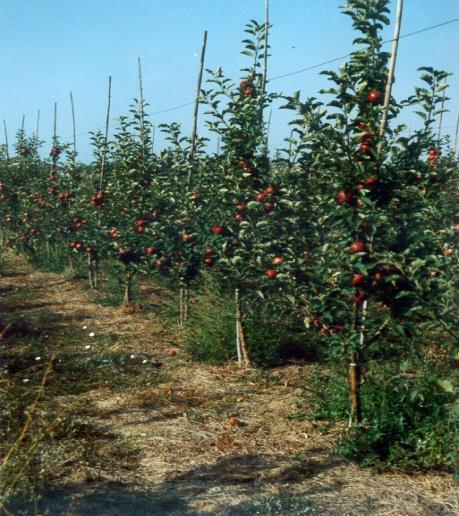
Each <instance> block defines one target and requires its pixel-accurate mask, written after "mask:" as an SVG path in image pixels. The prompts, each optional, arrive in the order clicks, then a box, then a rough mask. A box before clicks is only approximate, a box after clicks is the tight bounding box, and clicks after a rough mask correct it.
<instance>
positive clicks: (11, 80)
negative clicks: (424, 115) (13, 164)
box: [0, 0, 459, 161]
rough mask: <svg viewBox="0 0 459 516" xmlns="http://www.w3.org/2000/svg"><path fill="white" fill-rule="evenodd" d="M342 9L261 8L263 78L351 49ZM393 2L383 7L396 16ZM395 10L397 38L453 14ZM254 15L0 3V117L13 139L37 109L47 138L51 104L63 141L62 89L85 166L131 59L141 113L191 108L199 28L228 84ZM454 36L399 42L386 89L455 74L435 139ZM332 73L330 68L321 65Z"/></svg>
mask: <svg viewBox="0 0 459 516" xmlns="http://www.w3.org/2000/svg"><path fill="white" fill-rule="evenodd" d="M342 3H343V0H271V22H272V24H273V28H272V33H271V45H272V50H271V53H272V57H271V59H270V65H269V67H270V75H271V76H272V77H273V76H277V75H280V74H283V73H288V72H291V71H295V70H298V69H301V68H305V67H307V66H310V65H314V64H317V63H320V62H321V61H326V60H327V59H332V58H334V57H338V56H341V55H344V54H346V53H347V52H348V51H350V50H351V42H352V38H353V33H352V30H351V24H350V20H349V18H348V17H347V16H344V15H343V14H341V12H340V9H339V5H341V4H342ZM395 3H396V2H395V0H393V1H392V2H391V7H392V8H393V9H394V10H395ZM405 4H406V5H405V12H404V21H403V26H402V34H404V33H408V32H412V31H415V30H418V29H421V28H424V27H427V26H430V25H434V24H437V23H441V22H444V21H446V20H449V19H452V18H459V2H458V1H457V0H435V1H432V0H406V1H405ZM263 12H264V1H263V0H250V1H248V0H244V1H243V0H212V1H211V0H169V1H168V2H159V1H157V0H132V2H130V3H128V2H126V1H123V0H98V1H94V0H93V1H89V0H73V1H70V0H1V2H0V42H1V48H2V49H3V51H2V52H1V53H0V67H1V70H2V74H1V77H0V119H5V120H6V123H7V126H8V130H9V133H10V140H12V135H13V134H14V133H15V131H16V130H17V129H18V128H19V127H20V125H21V119H22V115H23V114H24V115H25V117H26V122H25V128H26V130H27V131H28V132H32V131H33V130H34V128H35V124H36V117H37V110H38V109H40V111H41V122H40V127H41V129H40V135H41V136H42V137H43V139H46V140H49V138H50V137H51V134H52V126H53V121H52V118H53V105H54V102H57V103H58V132H59V134H60V135H61V136H63V137H66V138H68V139H70V135H71V134H72V129H71V111H70V102H69V91H70V90H72V92H73V95H74V99H75V104H76V117H77V133H78V135H79V136H78V149H79V152H80V158H81V159H82V160H85V161H88V160H90V158H91V151H90V146H89V138H88V135H87V134H84V133H85V132H87V131H90V130H94V129H99V128H102V127H103V125H104V119H105V105H106V89H107V80H108V76H109V75H112V77H113V97H112V114H113V117H112V128H113V126H114V122H113V118H114V117H115V116H116V115H120V114H124V113H127V110H128V106H129V103H130V101H131V99H132V98H133V97H135V96H137V95H138V83H137V58H138V57H140V58H141V59H142V66H143V75H144V90H145V97H146V99H147V100H148V101H149V103H150V111H152V112H155V111H161V110H165V109H168V108H170V107H174V106H177V105H180V104H183V103H186V102H188V101H191V100H192V99H193V97H194V89H195V82H196V74H197V67H198V59H199V58H198V55H199V51H200V44H201V39H202V33H203V31H204V30H205V29H207V30H208V32H209V37H208V52H207V57H206V67H207V68H212V69H213V68H216V67H218V66H220V65H221V66H222V67H223V69H224V71H225V72H226V74H227V75H228V76H230V77H232V78H234V79H237V78H238V77H239V68H240V67H242V66H244V58H243V56H241V55H240V53H239V52H240V50H241V46H240V40H241V39H243V32H242V31H243V28H244V25H245V23H246V22H247V21H248V20H249V19H250V18H254V19H257V20H259V21H262V20H263ZM392 17H393V13H392ZM392 31H393V28H392V27H390V28H389V29H387V33H386V36H387V39H390V38H391V37H392ZM458 35H459V22H456V23H453V24H450V25H447V26H444V27H441V28H438V29H434V30H432V31H429V32H425V33H422V34H419V35H416V36H413V37H410V38H406V39H403V40H401V42H400V49H399V61H398V66H397V71H396V83H395V91H394V94H395V96H396V97H397V98H402V97H406V96H408V95H409V94H410V93H411V91H412V88H413V85H414V84H416V82H417V71H416V70H417V68H418V67H419V66H423V65H431V66H434V67H435V68H438V69H445V70H448V71H451V72H453V73H454V74H455V75H454V76H453V77H452V78H451V81H450V83H451V88H450V90H449V94H450V96H451V97H453V100H452V102H451V103H450V106H449V108H450V109H451V112H450V113H447V114H446V115H445V119H444V125H445V131H448V132H450V133H451V134H452V133H453V132H454V125H455V121H456V116H457V113H458V112H459V100H458V95H457V93H458V92H459V74H458V72H459V70H458V68H459V67H458V63H459V59H458V58H459V36H458ZM387 48H388V49H389V48H390V45H389V46H388V47H387ZM338 66H339V62H337V63H334V64H332V65H328V66H327V67H330V68H335V69H336V68H337V67H338ZM319 72H320V69H315V70H312V71H308V72H304V73H301V74H298V75H294V76H292V77H288V78H285V79H279V80H276V81H273V82H272V83H271V84H270V88H271V89H273V90H276V91H281V92H282V93H284V94H290V93H292V92H294V91H296V90H301V91H302V95H303V96H304V97H306V96H310V95H316V94H317V91H318V90H319V89H320V88H321V87H323V86H324V85H325V82H326V81H325V78H324V77H322V76H320V75H319ZM191 114H192V106H188V107H185V108H182V109H178V110H176V111H173V112H169V113H163V114H158V115H154V116H153V117H152V121H153V122H154V123H157V124H159V123H164V122H172V121H177V122H180V123H182V126H183V129H184V131H185V132H188V131H189V130H190V127H191ZM289 117H290V114H289V113H288V112H285V111H280V112H279V111H277V110H275V111H274V112H273V118H272V134H271V144H272V146H273V147H276V146H281V145H282V141H283V138H285V137H286V136H287V134H288V129H287V122H288V119H289ZM201 120H202V118H201ZM406 121H407V122H408V123H410V124H413V126H414V124H415V123H416V119H415V118H414V117H410V116H407V118H406ZM201 127H202V124H201ZM0 142H3V134H2V133H0ZM160 145H161V141H160V140H158V147H159V146H160ZM46 148H47V146H46Z"/></svg>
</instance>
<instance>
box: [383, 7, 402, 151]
mask: <svg viewBox="0 0 459 516" xmlns="http://www.w3.org/2000/svg"><path fill="white" fill-rule="evenodd" d="M402 14H403V0H398V3H397V13H396V16H395V29H394V41H393V43H392V52H391V57H390V65H389V74H388V77H387V83H386V92H385V95H384V106H383V113H382V118H381V125H380V127H379V136H380V138H382V137H383V136H384V132H385V130H386V124H387V116H388V112H389V105H390V99H391V95H392V83H393V81H394V72H395V64H396V62H397V51H398V42H399V38H400V27H401V25H402ZM381 147H382V141H381V142H380V143H379V148H378V155H379V153H380V151H381Z"/></svg>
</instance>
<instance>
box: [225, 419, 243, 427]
mask: <svg viewBox="0 0 459 516" xmlns="http://www.w3.org/2000/svg"><path fill="white" fill-rule="evenodd" d="M240 424H241V422H240V421H239V419H238V418H237V417H230V418H229V419H228V425H229V426H231V427H233V428H234V427H236V426H239V425H240Z"/></svg>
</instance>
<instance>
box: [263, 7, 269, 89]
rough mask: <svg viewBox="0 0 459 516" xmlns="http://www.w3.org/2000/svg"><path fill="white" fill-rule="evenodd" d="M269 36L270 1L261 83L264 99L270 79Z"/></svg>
mask: <svg viewBox="0 0 459 516" xmlns="http://www.w3.org/2000/svg"><path fill="white" fill-rule="evenodd" d="M268 36H269V0H265V51H264V55H263V78H262V83H261V93H262V98H263V97H264V96H265V93H266V81H267V77H268Z"/></svg>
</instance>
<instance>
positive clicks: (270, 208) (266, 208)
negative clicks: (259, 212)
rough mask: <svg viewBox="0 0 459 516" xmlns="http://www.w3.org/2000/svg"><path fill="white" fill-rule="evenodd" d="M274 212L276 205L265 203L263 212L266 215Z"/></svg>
mask: <svg viewBox="0 0 459 516" xmlns="http://www.w3.org/2000/svg"><path fill="white" fill-rule="evenodd" d="M273 210H274V204H273V203H272V202H265V203H264V204H263V211H264V212H265V213H269V212H270V211H273Z"/></svg>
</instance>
